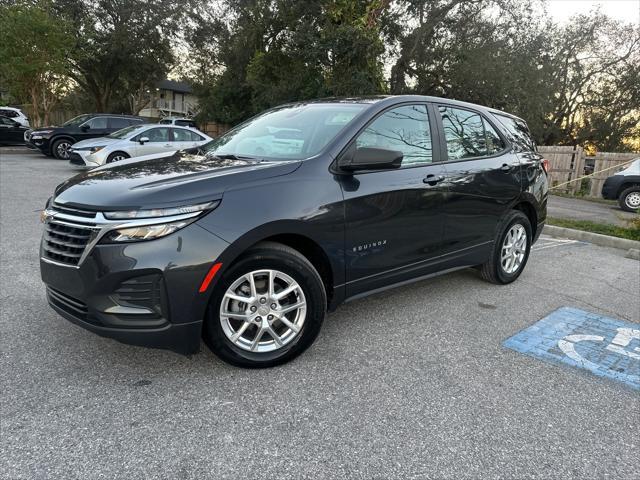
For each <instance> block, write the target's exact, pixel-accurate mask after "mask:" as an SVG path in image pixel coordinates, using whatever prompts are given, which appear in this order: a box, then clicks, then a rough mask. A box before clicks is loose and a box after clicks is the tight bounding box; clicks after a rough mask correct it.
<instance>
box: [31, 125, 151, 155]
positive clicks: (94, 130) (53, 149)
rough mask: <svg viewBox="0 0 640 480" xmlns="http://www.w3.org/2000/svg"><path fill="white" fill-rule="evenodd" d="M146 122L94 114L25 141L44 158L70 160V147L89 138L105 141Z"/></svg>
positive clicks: (34, 134) (40, 131)
mask: <svg viewBox="0 0 640 480" xmlns="http://www.w3.org/2000/svg"><path fill="white" fill-rule="evenodd" d="M144 121H145V120H144V118H142V117H135V116H132V115H116V114H111V113H109V114H107V113H92V114H87V115H79V116H77V117H75V118H72V119H71V120H69V121H68V122H66V123H65V124H63V125H62V126H60V127H41V128H37V129H34V130H28V131H27V132H25V134H24V140H25V142H26V143H27V145H28V146H30V147H32V148H37V149H38V150H40V151H41V152H42V153H44V154H45V155H52V156H54V157H56V158H58V159H60V160H69V153H70V149H71V145H73V144H74V143H77V142H79V141H81V140H86V139H88V138H97V137H105V136H107V135H109V134H110V133H113V132H116V131H118V130H120V129H121V128H125V127H129V126H131V125H141V124H142V123H144Z"/></svg>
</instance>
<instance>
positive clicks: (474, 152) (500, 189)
mask: <svg viewBox="0 0 640 480" xmlns="http://www.w3.org/2000/svg"><path fill="white" fill-rule="evenodd" d="M435 110H436V111H437V112H438V115H439V118H438V122H440V127H441V129H442V132H443V139H444V141H445V144H446V145H445V148H444V150H446V156H447V163H446V164H445V170H446V177H447V180H446V181H447V187H448V190H449V193H448V199H447V202H446V206H445V216H446V223H445V233H444V240H445V242H446V246H445V251H446V252H447V253H453V252H464V255H463V256H464V257H466V258H467V260H468V259H469V258H470V257H472V256H474V255H475V256H476V257H477V258H478V259H479V260H482V261H484V260H485V259H486V258H485V257H486V255H487V252H488V251H489V249H490V248H491V243H492V242H493V241H494V239H495V236H496V229H497V227H498V222H499V221H500V219H501V218H502V217H503V216H504V215H505V214H506V212H507V211H508V210H509V209H510V208H511V206H512V205H513V202H514V201H515V200H516V199H517V198H518V196H519V195H520V192H521V186H520V176H521V172H520V164H519V161H518V158H517V157H516V156H515V155H514V154H513V153H512V152H511V149H509V148H508V147H507V143H506V142H505V140H504V138H503V137H502V136H501V135H500V134H499V133H498V131H497V129H496V128H495V127H494V126H493V125H492V123H491V122H490V121H488V119H487V118H485V117H484V116H483V115H481V114H480V113H478V112H475V111H473V110H467V109H464V108H458V107H453V106H448V105H440V106H438V108H437V109H435Z"/></svg>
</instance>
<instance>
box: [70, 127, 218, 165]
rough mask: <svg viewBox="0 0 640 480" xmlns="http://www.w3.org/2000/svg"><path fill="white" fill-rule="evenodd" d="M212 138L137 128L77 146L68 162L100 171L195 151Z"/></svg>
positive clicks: (191, 131) (189, 130)
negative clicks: (165, 154)
mask: <svg viewBox="0 0 640 480" xmlns="http://www.w3.org/2000/svg"><path fill="white" fill-rule="evenodd" d="M211 140H212V139H211V137H209V136H207V135H205V134H204V133H202V132H198V131H195V130H194V129H192V128H188V127H179V126H177V125H172V126H164V125H158V124H151V125H137V126H131V127H127V128H123V129H122V130H118V131H117V132H114V133H112V134H111V135H107V136H106V137H100V138H92V139H89V140H83V141H81V142H78V143H75V144H74V145H73V146H72V147H71V152H70V154H69V161H70V162H71V163H72V164H74V165H82V166H87V167H98V166H100V165H104V164H105V163H111V162H117V161H118V160H124V159H125V158H132V157H141V156H143V155H150V154H156V153H163V152H171V151H177V150H184V149H188V148H196V147H199V146H201V145H204V144H205V143H207V142H210V141H211Z"/></svg>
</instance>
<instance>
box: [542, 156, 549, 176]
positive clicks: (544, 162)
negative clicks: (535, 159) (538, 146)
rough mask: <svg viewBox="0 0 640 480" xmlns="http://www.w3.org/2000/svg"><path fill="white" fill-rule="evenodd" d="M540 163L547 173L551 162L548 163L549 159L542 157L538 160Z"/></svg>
mask: <svg viewBox="0 0 640 480" xmlns="http://www.w3.org/2000/svg"><path fill="white" fill-rule="evenodd" d="M540 164H541V165H542V169H543V170H544V173H549V170H550V169H551V164H550V163H549V160H547V159H546V158H543V159H542V160H540Z"/></svg>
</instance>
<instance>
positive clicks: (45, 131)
mask: <svg viewBox="0 0 640 480" xmlns="http://www.w3.org/2000/svg"><path fill="white" fill-rule="evenodd" d="M52 133H53V130H36V131H35V132H33V134H32V135H36V136H38V135H40V136H47V135H51V134H52Z"/></svg>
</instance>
